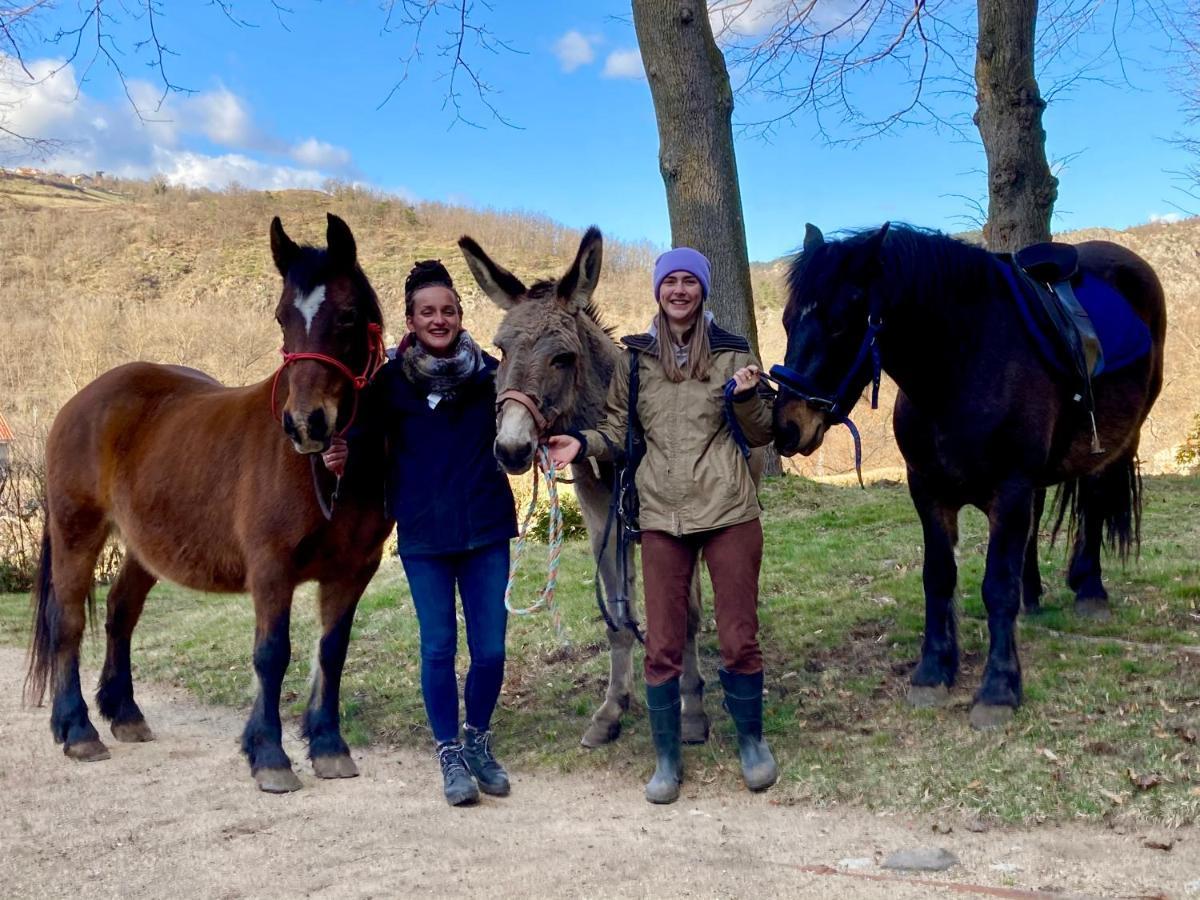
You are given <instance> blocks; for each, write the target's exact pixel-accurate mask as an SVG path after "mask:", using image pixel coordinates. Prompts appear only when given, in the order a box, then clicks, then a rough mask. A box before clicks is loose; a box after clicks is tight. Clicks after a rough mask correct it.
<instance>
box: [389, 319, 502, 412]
mask: <svg viewBox="0 0 1200 900" xmlns="http://www.w3.org/2000/svg"><path fill="white" fill-rule="evenodd" d="M402 353H403V355H402V357H401V363H402V365H403V366H404V374H405V375H406V376H407V377H408V380H409V381H411V382H412V383H413V384H415V385H417V386H418V387H420V388H422V389H424V390H425V392H426V393H428V394H440V395H441V396H442V397H444V398H447V399H448V398H451V397H453V396H454V392H455V391H456V390H457V389H458V388H459V387H461V386H462V384H463V382H465V381H466V380H467V379H468V378H470V377H471V376H472V375H474V374H475V373H476V372H478V371H479V370H480V369H482V368H483V351H482V350H480V349H479V345H478V344H476V343H475V340H474V339H473V338H472V337H471V335H469V334H467V332H466V331H465V330H464V331H460V332H459V333H458V339H457V340H456V341H455V344H454V349H453V352H451V353H450V355H449V356H434V355H433V354H432V353H430V352H429V351H428V350H426V349H425V347H424V346H422V345H421V342H420V341H415V340H414V341H412V342H411V343H410V344H409V346H407V347H405V348H403V351H402Z"/></svg>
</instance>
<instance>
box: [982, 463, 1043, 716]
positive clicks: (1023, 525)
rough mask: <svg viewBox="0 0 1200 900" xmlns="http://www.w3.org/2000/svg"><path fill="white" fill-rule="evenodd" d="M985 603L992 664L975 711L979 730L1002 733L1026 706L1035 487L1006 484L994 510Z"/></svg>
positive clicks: (1022, 481)
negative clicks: (1022, 623)
mask: <svg viewBox="0 0 1200 900" xmlns="http://www.w3.org/2000/svg"><path fill="white" fill-rule="evenodd" d="M987 515H988V524H989V528H988V550H987V565H986V569H985V571H984V576H983V602H984V605H985V606H986V607H987V614H988V637H989V646H988V658H987V666H986V667H985V668H984V670H983V682H982V684H980V686H979V692H978V693H977V694H976V695H975V703H974V705H973V706H972V707H971V725H972V726H973V727H974V728H979V729H983V728H996V727H999V726H1002V725H1004V724H1006V723H1007V722H1009V721H1010V720H1011V719H1012V716H1013V711H1014V710H1015V709H1016V708H1017V707H1018V706H1020V705H1021V660H1020V657H1019V656H1018V653H1017V635H1016V623H1017V613H1018V612H1019V611H1020V608H1021V578H1022V575H1023V573H1024V570H1025V550H1026V548H1027V547H1028V546H1029V534H1030V532H1031V531H1032V530H1033V486H1032V485H1031V484H1030V483H1029V482H1028V481H1027V480H1025V479H1023V478H1013V479H1011V480H1009V481H1008V482H1006V483H1004V484H1002V485H1001V486H1000V488H999V490H997V492H996V495H995V496H994V497H993V498H992V502H991V503H990V504H989V507H988V510H987Z"/></svg>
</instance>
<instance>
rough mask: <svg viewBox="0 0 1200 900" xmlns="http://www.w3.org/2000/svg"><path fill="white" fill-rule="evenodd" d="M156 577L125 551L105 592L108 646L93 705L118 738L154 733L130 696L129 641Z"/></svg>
mask: <svg viewBox="0 0 1200 900" xmlns="http://www.w3.org/2000/svg"><path fill="white" fill-rule="evenodd" d="M156 581H158V578H157V577H155V576H154V575H152V574H150V572H148V571H146V568H145V567H144V566H143V565H142V564H141V563H140V562H138V560H137V558H136V557H135V556H134V555H133V554H132V553H127V554H126V556H125V562H124V563H123V564H122V566H121V571H120V572H119V573H117V578H116V580H115V581H114V582H113V585H112V588H111V589H109V592H108V619H107V621H106V622H105V625H104V630H105V631H106V632H107V633H108V648H107V651H106V653H105V656H104V669H103V670H102V671H101V673H100V686H99V688H97V690H96V705H97V706H98V707H99V709H100V714H101V715H102V716H104V718H106V719H108V720H109V721H110V722H111V723H112V726H111V727H112V733H113V737H115V738H116V739H117V740H118V741H128V742H133V743H136V742H139V741H152V740H154V734H153V732H151V731H150V727H149V726H148V725H147V724H146V720H145V718H144V717H143V716H142V711H141V710H140V709H139V708H138V705H137V703H136V702H135V701H134V699H133V672H132V671H131V668H130V662H129V644H130V640H131V638H132V636H133V629H134V628H135V627H137V623H138V619H139V618H140V617H141V615H142V607H143V606H144V605H145V603H146V595H147V594H148V593H150V588H152V587H154V584H155V582H156Z"/></svg>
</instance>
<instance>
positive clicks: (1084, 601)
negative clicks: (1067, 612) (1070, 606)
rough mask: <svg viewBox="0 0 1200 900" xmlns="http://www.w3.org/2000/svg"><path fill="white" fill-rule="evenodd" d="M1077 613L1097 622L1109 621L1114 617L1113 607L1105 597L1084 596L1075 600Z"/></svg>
mask: <svg viewBox="0 0 1200 900" xmlns="http://www.w3.org/2000/svg"><path fill="white" fill-rule="evenodd" d="M1075 615H1077V616H1082V617H1083V618H1085V619H1092V620H1093V621H1096V622H1107V621H1108V620H1109V619H1111V618H1112V609H1111V608H1110V607H1109V605H1108V601H1107V600H1105V599H1103V598H1100V597H1082V598H1077V599H1076V600H1075Z"/></svg>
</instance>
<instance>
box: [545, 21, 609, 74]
mask: <svg viewBox="0 0 1200 900" xmlns="http://www.w3.org/2000/svg"><path fill="white" fill-rule="evenodd" d="M599 42H600V39H599V38H595V37H587V36H586V35H583V34H581V33H579V32H578V31H568V32H567V33H566V34H564V35H563V36H562V37H560V38H559V39H558V40H557V41H555V42H554V55H555V56H557V57H558V62H559V64H560V65H561V66H562V70H563V71H564V72H574V71H575V70H576V69H578V68H579V67H580V66H586V65H588V64H590V63H592V62H594V61H595V59H596V50H595V48H594V47H593V46H592V45H593V44H598V43H599Z"/></svg>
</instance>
